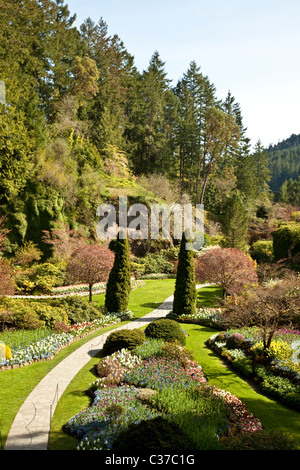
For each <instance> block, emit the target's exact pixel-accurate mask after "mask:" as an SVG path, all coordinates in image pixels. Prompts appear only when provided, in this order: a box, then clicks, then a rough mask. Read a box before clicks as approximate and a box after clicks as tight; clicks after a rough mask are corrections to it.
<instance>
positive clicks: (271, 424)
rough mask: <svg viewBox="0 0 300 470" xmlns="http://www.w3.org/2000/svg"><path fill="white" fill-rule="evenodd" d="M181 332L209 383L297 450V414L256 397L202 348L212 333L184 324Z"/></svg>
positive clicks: (299, 431)
mask: <svg viewBox="0 0 300 470" xmlns="http://www.w3.org/2000/svg"><path fill="white" fill-rule="evenodd" d="M183 328H184V329H185V330H186V331H187V332H188V334H189V337H188V338H187V344H186V347H187V348H188V349H190V350H192V351H193V353H194V356H195V359H196V360H197V361H198V363H199V364H200V365H201V366H202V368H203V371H204V373H205V375H206V377H207V379H208V381H209V383H211V384H212V385H215V386H217V387H219V388H221V389H223V390H227V391H229V392H230V393H232V394H233V395H236V396H237V397H238V398H239V399H240V400H241V401H242V402H243V403H245V404H246V405H247V407H248V409H249V410H250V411H251V413H253V415H254V416H256V417H257V418H258V419H259V420H260V422H261V423H262V425H263V427H264V428H265V429H277V430H281V431H284V432H289V433H290V434H292V435H293V436H294V437H295V438H296V439H297V442H298V444H299V446H300V413H299V412H297V411H293V410H291V409H289V408H287V407H285V406H283V405H281V404H279V403H276V402H275V401H274V400H271V399H270V398H267V397H265V396H264V395H261V394H260V393H257V392H256V391H255V390H254V389H253V388H252V386H251V385H249V384H248V382H247V381H245V380H244V379H243V378H241V377H239V375H237V373H236V372H234V371H231V370H230V369H229V368H228V367H226V366H225V364H224V363H223V361H221V359H220V358H219V356H218V355H217V354H215V353H214V352H213V351H211V350H210V349H209V348H208V347H207V346H206V345H205V341H206V340H207V339H208V338H209V337H210V336H212V335H213V334H215V332H216V331H215V330H213V329H210V328H207V327H203V326H199V325H191V324H184V326H183Z"/></svg>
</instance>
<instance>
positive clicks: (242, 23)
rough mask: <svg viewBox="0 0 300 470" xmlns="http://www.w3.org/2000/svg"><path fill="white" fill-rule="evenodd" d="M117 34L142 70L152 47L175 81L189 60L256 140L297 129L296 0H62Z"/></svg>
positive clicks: (299, 2) (299, 61)
mask: <svg viewBox="0 0 300 470" xmlns="http://www.w3.org/2000/svg"><path fill="white" fill-rule="evenodd" d="M65 3H66V4H67V5H68V6H69V9H70V13H71V14H74V13H76V14H77V21H76V25H77V26H79V25H80V24H81V23H82V22H83V21H84V19H86V18H87V17H90V18H91V19H92V20H93V21H95V22H96V23H97V22H98V20H99V19H100V18H103V20H104V21H105V22H106V23H107V25H108V32H109V34H110V35H114V34H117V35H118V36H119V37H120V39H121V40H122V41H123V42H124V46H125V47H126V49H127V50H128V52H129V53H130V54H132V55H133V56H134V58H135V65H136V67H137V68H138V70H140V71H142V70H144V69H146V68H147V66H148V64H149V60H150V58H151V56H152V54H153V53H154V51H155V50H157V51H158V52H159V54H160V57H161V59H162V60H163V61H164V62H165V71H166V72H167V73H168V78H169V79H171V80H173V84H176V82H177V80H178V79H180V78H181V77H182V75H183V73H184V72H186V70H187V69H188V67H189V64H190V62H191V61H192V60H195V61H196V63H197V65H198V66H200V67H201V71H202V73H203V74H204V75H207V76H208V78H209V80H210V81H211V82H212V83H214V85H215V86H216V89H217V97H218V98H219V99H224V98H225V97H226V95H227V92H228V91H229V90H230V91H231V93H232V95H233V96H234V97H235V98H236V101H237V102H238V103H240V107H241V110H242V115H243V118H244V125H245V126H246V127H247V129H248V130H247V135H248V137H249V138H250V139H251V142H252V144H253V145H254V144H255V143H256V142H257V141H258V140H259V139H260V140H261V142H262V144H263V145H265V146H268V145H269V144H271V143H272V144H276V143H277V142H278V141H281V140H284V139H286V138H288V137H290V135H291V134H293V133H294V134H300V57H299V55H300V26H299V25H300V0H252V1H245V0H227V1H226V0H225V1H224V0H223V1H222V0H206V1H204V0H198V1H196V0H160V1H159V0H151V1H148V2H143V1H142V0H140V1H138V0H127V1H124V0H111V1H101V0H85V1H82V0H65Z"/></svg>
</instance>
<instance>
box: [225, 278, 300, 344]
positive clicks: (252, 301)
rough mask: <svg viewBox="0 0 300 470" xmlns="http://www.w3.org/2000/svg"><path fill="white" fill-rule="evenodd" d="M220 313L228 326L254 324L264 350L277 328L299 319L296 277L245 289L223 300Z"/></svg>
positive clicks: (299, 296) (297, 281)
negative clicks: (240, 294)
mask: <svg viewBox="0 0 300 470" xmlns="http://www.w3.org/2000/svg"><path fill="white" fill-rule="evenodd" d="M222 316H223V321H224V324H225V325H226V324H227V325H228V326H230V327H235V328H242V327H245V326H253V325H256V326H258V327H259V328H260V329H261V332H262V342H263V350H264V353H265V352H266V351H267V349H268V348H269V347H270V345H271V342H272V339H273V336H274V333H275V331H276V330H277V329H278V328H288V327H290V325H291V324H293V322H294V321H299V318H300V280H299V277H298V276H297V275H296V274H291V275H287V276H286V277H285V278H283V279H277V280H276V281H272V282H268V283H263V284H261V285H259V286H256V287H253V288H249V289H247V290H246V291H244V292H243V295H242V296H240V297H237V298H236V299H234V298H233V299H230V301H229V302H226V303H225V309H224V312H223V315H222Z"/></svg>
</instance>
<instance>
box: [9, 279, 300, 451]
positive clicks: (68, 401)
mask: <svg viewBox="0 0 300 470" xmlns="http://www.w3.org/2000/svg"><path fill="white" fill-rule="evenodd" d="M174 285H175V280H174V279H167V280H147V281H146V286H145V287H142V288H138V289H136V290H134V291H132V292H131V295H130V304H129V309H130V310H132V311H133V312H134V314H135V317H136V318H139V317H141V316H143V315H145V314H147V313H149V312H150V311H152V310H153V309H155V308H156V307H157V306H158V305H159V304H160V303H162V302H163V301H164V300H165V299H166V298H167V297H169V296H170V295H172V294H173V292H174ZM219 293H220V291H219ZM215 294H217V295H218V289H217V288H203V289H201V291H199V295H198V299H199V301H200V302H201V305H205V306H213V296H214V295H215ZM93 300H94V301H97V302H99V304H102V305H103V303H104V294H100V295H94V296H93ZM182 326H183V327H184V329H185V330H186V331H188V333H189V337H188V338H187V347H188V348H189V349H191V350H193V352H194V356H195V358H196V359H197V361H198V362H199V364H200V365H201V366H202V368H203V370H204V372H205V374H206V376H207V378H208V380H209V382H210V383H211V384H214V385H216V386H218V387H219V388H222V389H225V390H228V391H229V392H231V393H233V394H234V395H236V396H238V397H239V398H240V399H241V401H242V402H244V403H245V404H246V405H247V406H248V408H249V410H250V411H251V412H252V413H253V414H254V415H255V416H257V417H258V418H259V419H260V421H261V422H262V424H263V426H264V427H265V428H266V429H279V430H282V431H286V432H290V433H291V434H293V436H294V437H295V438H296V439H297V440H298V442H299V445H300V419H299V418H300V414H299V413H298V412H296V411H292V410H290V409H288V408H286V407H284V406H282V405H280V404H277V403H276V402H275V401H273V400H270V399H268V398H266V397H264V396H263V395H261V394H259V393H257V392H255V391H254V390H253V388H252V387H251V386H250V385H249V384H248V383H247V382H246V381H245V380H243V379H242V378H240V377H239V376H238V375H237V374H236V372H233V371H231V370H230V369H229V368H227V367H226V366H225V365H224V364H223V362H222V361H221V360H220V358H219V357H218V356H217V355H216V354H215V353H214V352H212V351H211V350H210V349H209V348H207V347H206V346H205V341H206V339H207V338H209V337H210V336H211V335H212V334H214V333H215V330H213V329H209V328H206V327H201V326H198V325H190V324H184V325H182ZM114 327H115V326H111V327H109V328H107V329H105V330H103V331H102V332H105V331H107V330H110V329H113V328H114ZM102 332H101V333H102ZM101 333H99V332H96V333H94V334H93V335H90V336H88V337H86V338H85V339H83V340H80V341H78V342H76V343H74V344H73V345H71V346H69V347H67V348H65V349H64V350H62V351H61V352H60V353H59V354H58V355H57V356H56V357H55V359H53V360H52V361H46V362H39V363H35V364H32V365H30V366H27V367H23V368H19V369H13V370H8V371H2V372H1V373H0V382H1V386H0V409H1V412H0V430H1V439H2V444H4V442H5V439H6V436H7V433H8V431H9V428H10V426H11V424H12V421H13V419H14V417H15V414H16V413H17V411H18V409H19V407H20V406H21V404H22V403H23V401H24V399H25V398H26V396H27V395H28V394H29V393H30V392H31V390H32V389H33V388H34V387H35V385H37V384H38V382H39V381H40V380H41V379H42V378H43V377H44V376H45V375H46V374H47V373H48V372H49V371H50V370H51V369H52V368H53V367H55V365H56V364H58V362H60V361H61V360H62V359H63V358H64V357H65V356H67V355H68V354H70V353H71V352H72V351H73V350H74V349H76V348H78V347H79V346H80V345H82V344H83V343H84V342H85V341H88V340H89V339H91V338H92V337H93V336H95V337H96V336H98V335H99V334H101ZM98 361H99V357H94V358H93V359H91V361H89V363H88V364H87V365H86V366H85V367H83V368H82V370H81V371H80V372H79V373H78V374H77V375H76V376H75V378H74V379H73V381H72V382H71V383H70V385H69V386H68V387H67V389H66V391H65V393H64V394H63V396H62V398H61V399H60V401H59V403H58V405H57V407H56V410H55V413H54V417H53V420H52V423H51V428H52V431H51V434H50V449H51V450H55V449H58V450H59V449H64V450H71V449H74V446H75V445H76V443H77V441H75V440H74V439H73V438H71V437H69V436H67V435H66V434H65V433H63V432H62V429H61V428H62V425H63V424H64V423H66V422H67V421H68V419H70V418H71V417H72V416H73V415H74V414H76V413H77V412H79V411H80V410H82V409H84V408H85V407H87V406H88V405H89V404H90V403H91V401H90V400H91V399H90V398H89V397H88V395H87V393H86V391H87V389H88V387H89V384H90V383H91V382H93V381H94V379H95V375H94V365H95V364H96V363H97V362H98Z"/></svg>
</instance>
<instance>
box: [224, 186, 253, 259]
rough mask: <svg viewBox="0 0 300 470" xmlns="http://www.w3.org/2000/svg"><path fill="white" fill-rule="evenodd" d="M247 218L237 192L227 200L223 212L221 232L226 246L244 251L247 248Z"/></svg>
mask: <svg viewBox="0 0 300 470" xmlns="http://www.w3.org/2000/svg"><path fill="white" fill-rule="evenodd" d="M248 228H249V218H248V214H247V211H246V208H245V205H244V203H243V200H242V198H241V196H240V194H239V192H238V191H235V192H234V193H233V194H232V195H231V196H230V197H229V198H228V199H227V204H226V207H225V210H224V218H223V231H224V233H225V239H226V245H227V246H228V247H230V248H237V249H239V250H244V249H245V248H246V246H247V232H248Z"/></svg>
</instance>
